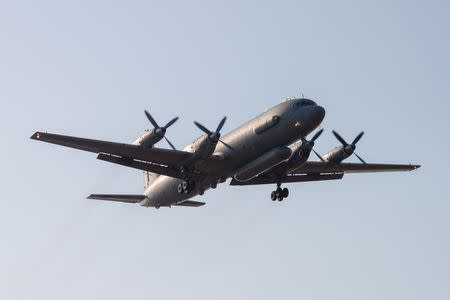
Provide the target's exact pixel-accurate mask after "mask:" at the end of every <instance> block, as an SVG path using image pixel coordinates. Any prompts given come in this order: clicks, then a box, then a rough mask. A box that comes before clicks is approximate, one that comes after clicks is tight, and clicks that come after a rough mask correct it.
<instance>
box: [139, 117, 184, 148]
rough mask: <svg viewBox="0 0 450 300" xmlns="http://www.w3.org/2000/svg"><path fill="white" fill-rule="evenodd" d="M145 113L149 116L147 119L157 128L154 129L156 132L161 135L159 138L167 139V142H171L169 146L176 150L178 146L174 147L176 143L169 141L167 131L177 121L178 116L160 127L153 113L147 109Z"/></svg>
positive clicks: (158, 135)
mask: <svg viewBox="0 0 450 300" xmlns="http://www.w3.org/2000/svg"><path fill="white" fill-rule="evenodd" d="M145 115H146V116H147V119H148V120H149V121H150V123H152V125H153V127H154V128H155V130H154V131H153V132H154V134H155V135H156V136H157V137H159V138H164V139H165V140H166V142H167V143H168V144H169V146H170V147H171V148H172V149H173V150H176V148H175V147H174V145H173V144H172V143H171V142H170V141H169V139H168V138H166V131H167V128H169V127H170V126H172V125H173V123H175V122H176V121H177V120H178V117H175V118H173V119H172V120H170V121H169V122H168V123H167V124H166V125H165V126H163V127H160V126H159V125H158V123H156V121H155V119H154V118H153V117H152V115H151V114H150V113H149V112H148V111H145Z"/></svg>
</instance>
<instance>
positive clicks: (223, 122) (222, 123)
mask: <svg viewBox="0 0 450 300" xmlns="http://www.w3.org/2000/svg"><path fill="white" fill-rule="evenodd" d="M226 120H227V117H223V118H222V120H221V121H220V123H219V125H218V126H217V129H216V132H220V130H221V129H222V127H223V125H224V124H225V121H226Z"/></svg>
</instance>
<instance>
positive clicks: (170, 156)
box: [31, 132, 193, 166]
mask: <svg viewBox="0 0 450 300" xmlns="http://www.w3.org/2000/svg"><path fill="white" fill-rule="evenodd" d="M31 139H33V140H37V141H42V142H47V143H52V144H57V145H61V146H65V147H70V148H75V149H79V150H83V151H89V152H93V153H105V154H110V155H114V156H120V157H125V158H131V159H137V160H142V161H146V162H152V163H156V164H161V165H167V166H177V165H178V164H179V163H180V162H182V161H183V160H185V159H186V158H188V157H191V156H192V155H193V154H192V153H189V152H185V151H176V150H168V149H158V148H143V147H139V146H137V145H131V144H122V143H116V142H108V141H101V140H93V139H85V138H79V137H74V136H66V135H59V134H52V133H44V132H36V133H35V134H33V135H32V136H31Z"/></svg>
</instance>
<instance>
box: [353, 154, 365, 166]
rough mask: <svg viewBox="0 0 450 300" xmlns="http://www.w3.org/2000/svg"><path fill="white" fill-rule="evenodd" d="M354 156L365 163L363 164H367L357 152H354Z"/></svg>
mask: <svg viewBox="0 0 450 300" xmlns="http://www.w3.org/2000/svg"><path fill="white" fill-rule="evenodd" d="M353 154H355V155H356V157H357V158H358V159H359V160H360V161H361V162H362V163H363V164H367V163H366V162H365V161H364V159H362V158H361V157H360V156H359V155H358V154H356V152H353Z"/></svg>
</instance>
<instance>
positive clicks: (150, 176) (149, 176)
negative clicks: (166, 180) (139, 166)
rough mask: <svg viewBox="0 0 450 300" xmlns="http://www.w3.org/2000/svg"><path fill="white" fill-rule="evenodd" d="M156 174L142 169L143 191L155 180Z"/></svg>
mask: <svg viewBox="0 0 450 300" xmlns="http://www.w3.org/2000/svg"><path fill="white" fill-rule="evenodd" d="M157 177H158V174H156V173H151V172H147V171H144V191H145V190H147V189H148V188H149V187H150V186H151V185H152V184H153V182H155V180H156V178H157Z"/></svg>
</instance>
